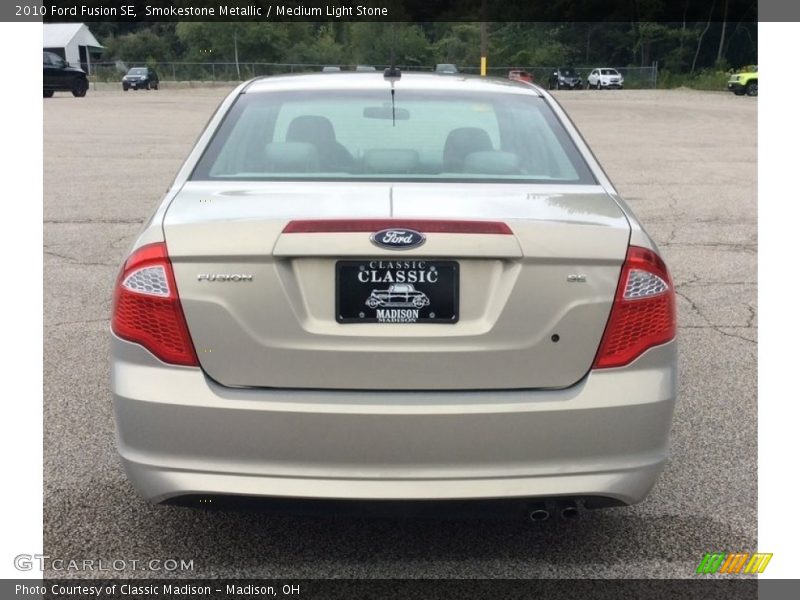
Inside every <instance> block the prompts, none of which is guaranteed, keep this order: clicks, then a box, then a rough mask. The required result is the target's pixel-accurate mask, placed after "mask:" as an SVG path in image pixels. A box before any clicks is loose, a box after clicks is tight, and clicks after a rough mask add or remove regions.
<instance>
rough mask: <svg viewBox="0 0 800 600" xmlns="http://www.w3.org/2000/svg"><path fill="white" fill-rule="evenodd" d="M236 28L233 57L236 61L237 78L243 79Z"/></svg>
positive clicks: (234, 31)
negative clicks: (240, 69)
mask: <svg viewBox="0 0 800 600" xmlns="http://www.w3.org/2000/svg"><path fill="white" fill-rule="evenodd" d="M236 33H237V32H236V29H234V30H233V59H234V61H236V78H237V79H238V80H239V81H241V80H242V73H241V71H239V40H238V38H237V36H236Z"/></svg>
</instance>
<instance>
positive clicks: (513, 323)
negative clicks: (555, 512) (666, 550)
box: [111, 72, 677, 516]
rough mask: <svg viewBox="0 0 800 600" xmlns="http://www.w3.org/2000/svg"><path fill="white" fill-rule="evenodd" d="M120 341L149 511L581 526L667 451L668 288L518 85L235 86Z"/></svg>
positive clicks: (148, 240)
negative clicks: (227, 505) (469, 504)
mask: <svg viewBox="0 0 800 600" xmlns="http://www.w3.org/2000/svg"><path fill="white" fill-rule="evenodd" d="M395 75H396V74H395ZM111 329H112V337H111V354H112V390H113V401H114V413H115V418H116V426H117V443H118V449H119V453H120V455H121V457H122V461H123V464H124V467H125V470H126V472H127V474H128V477H129V478H130V480H131V481H132V483H133V485H134V486H135V488H136V489H137V490H138V491H139V492H140V493H141V494H142V495H143V496H144V497H145V498H147V499H148V500H149V501H151V502H164V501H173V500H175V499H179V498H181V497H187V496H192V495H207V496H218V495H219V496H228V495H230V496H235V497H241V496H247V497H251V496H254V497H272V498H275V497H278V498H306V499H337V500H370V501H382V500H406V501H441V500H464V501H467V500H476V501H477V500H489V499H513V500H515V501H524V502H530V503H531V505H534V504H536V503H538V502H545V501H547V502H562V503H564V505H565V506H570V503H578V504H579V505H580V504H584V505H585V506H587V507H589V508H592V507H601V506H613V505H625V504H633V503H636V502H640V501H642V500H643V499H644V498H645V496H646V495H647V493H648V492H649V490H650V489H651V488H652V486H653V485H654V483H655V481H656V478H657V477H658V474H659V472H660V471H661V469H662V467H663V465H664V463H665V461H666V459H667V455H668V446H669V431H670V426H671V421H672V414H673V408H674V404H675V396H676V385H677V383H676V382H677V359H676V356H677V353H676V341H675V335H676V316H675V296H674V290H673V286H672V282H671V280H670V276H669V273H668V271H667V268H666V266H665V264H664V262H663V260H662V259H661V257H660V256H659V252H658V250H657V248H656V246H655V244H654V242H653V241H652V240H651V239H650V237H649V236H648V235H647V234H646V232H645V231H644V230H643V228H642V226H641V225H640V224H639V223H638V222H637V220H636V218H635V217H634V216H633V214H632V212H631V211H630V209H629V208H628V206H627V205H626V204H625V203H624V201H623V200H622V199H621V198H620V196H619V195H618V194H617V192H616V190H615V188H614V186H613V185H612V183H611V182H610V181H609V179H608V178H607V176H606V175H605V173H604V172H603V170H602V169H601V167H600V165H599V164H598V162H597V160H596V159H595V157H594V156H593V154H592V153H591V151H590V150H589V148H588V146H587V145H586V143H585V141H584V140H583V139H582V138H581V136H580V134H579V133H578V131H577V130H576V128H575V126H574V125H573V124H572V122H571V121H570V120H569V118H568V117H567V115H566V114H565V113H564V111H563V110H562V108H561V107H560V106H559V105H558V104H557V103H556V102H555V101H554V100H553V98H551V97H550V95H549V94H548V93H547V92H545V91H543V90H542V89H540V88H538V87H536V86H533V85H530V84H526V83H520V82H515V81H510V80H500V79H497V80H492V79H485V78H478V77H464V76H456V77H453V76H441V75H436V74H410V73H404V74H402V76H401V77H397V76H392V77H385V76H384V75H383V74H381V73H380V72H376V73H340V74H334V75H330V74H318V75H300V76H280V77H269V78H263V79H256V80H253V81H250V82H247V83H244V84H242V85H240V86H239V87H237V88H236V89H235V90H234V91H232V92H231V93H230V95H228V96H227V98H226V99H225V100H224V101H223V102H222V104H221V105H220V107H219V109H218V110H217V112H216V114H215V115H214V116H213V118H212V119H211V121H210V122H209V124H208V126H207V127H206V129H205V131H204V132H203V133H202V135H201V136H200V138H199V140H198V142H197V144H196V146H195V147H194V149H193V150H192V151H191V153H190V155H189V157H188V158H187V160H186V162H185V163H184V165H183V167H182V168H181V170H180V172H179V173H178V175H177V177H176V179H175V181H174V183H173V184H172V186H171V187H170V189H169V190H168V192H167V194H166V196H165V198H164V200H163V201H162V202H161V204H160V206H159V207H158V208H157V209H156V211H155V213H154V215H153V216H152V218H151V219H150V220H149V221H147V224H146V225H145V227H144V229H143V231H142V232H141V234H140V235H139V237H138V239H137V240H136V242H135V244H134V246H133V249H132V251H131V252H130V255H129V256H128V257H127V260H126V261H125V263H124V265H123V267H122V269H121V272H120V274H119V278H118V280H117V283H116V286H115V291H114V302H113V314H112V319H111ZM544 516H546V514H545V515H544Z"/></svg>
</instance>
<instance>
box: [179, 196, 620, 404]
mask: <svg viewBox="0 0 800 600" xmlns="http://www.w3.org/2000/svg"><path fill="white" fill-rule="evenodd" d="M311 220H313V221H316V222H319V221H322V222H330V223H333V222H336V221H338V222H343V223H353V222H357V223H358V224H359V227H357V228H356V229H360V230H355V231H353V230H352V229H353V227H349V229H351V230H347V229H348V228H347V227H345V230H341V227H340V228H338V229H337V228H336V227H328V229H327V230H325V228H321V229H320V228H317V230H312V231H305V230H304V229H308V228H303V227H292V226H290V223H292V222H294V223H298V222H300V223H303V222H306V221H311ZM431 222H434V223H436V222H438V223H442V222H445V223H448V222H449V223H454V222H455V223H456V226H455V228H452V227H451V230H449V231H448V229H447V227H431V226H429V225H430V223H431ZM387 223H388V224H396V225H398V226H401V227H406V228H412V229H413V227H410V225H417V226H418V227H417V228H418V229H419V230H421V233H423V234H424V235H425V236H426V240H425V242H424V244H422V245H420V246H418V247H415V248H411V249H408V250H402V251H398V250H396V249H390V248H382V247H379V246H377V245H375V243H373V242H372V241H371V240H370V236H371V233H374V231H373V227H374V229H375V230H377V229H380V228H382V227H381V226H382V225H385V224H387ZM426 223H427V224H428V225H426ZM463 223H472V224H474V223H494V224H500V225H502V226H503V227H506V229H507V231H505V232H500V230H497V231H495V230H493V229H491V228H490V229H489V230H483V229H480V228H477V229H476V230H475V228H473V229H474V230H473V231H471V232H464V231H463V228H462V229H460V228H459V227H460V226H459V225H458V224H463ZM365 224H366V225H365ZM409 224H410V225H409ZM312 229H313V228H312ZM426 229H429V231H426ZM164 232H165V237H166V242H167V246H168V250H169V254H170V259H171V261H172V264H173V267H174V271H175V277H176V282H177V286H178V291H179V294H180V297H181V302H182V305H183V309H184V312H185V315H186V319H187V323H188V326H189V330H190V333H191V336H192V339H193V341H194V344H195V347H196V350H197V354H198V357H199V360H200V362H201V366H202V368H203V369H204V370H205V372H206V373H207V374H208V375H209V376H210V377H211V378H213V379H214V380H216V381H218V382H219V383H221V384H223V385H228V386H248V387H250V386H254V387H285V388H336V389H384V390H392V389H404V390H409V389H510V388H557V387H566V386H569V385H571V384H573V383H575V382H576V381H578V380H580V379H581V378H582V377H583V376H584V375H585V374H586V372H587V371H588V370H589V369H590V368H591V364H592V361H593V358H594V355H595V353H596V351H597V347H598V345H599V342H600V339H601V337H602V334H603V329H604V327H605V324H606V321H607V319H608V314H609V311H610V308H611V303H612V300H613V296H614V291H615V289H616V285H617V279H618V277H619V272H620V267H621V265H622V262H623V260H624V258H625V254H626V251H627V246H628V239H629V235H630V227H629V224H628V222H627V220H626V218H625V216H624V214H623V213H622V211H621V210H620V208H619V207H618V206H617V204H616V203H615V202H614V200H613V199H612V198H610V197H609V196H608V195H607V194H606V193H605V192H604V191H603V190H602V188H600V187H599V186H541V185H524V184H502V185H493V184H469V185H464V184H450V183H437V184H435V185H431V184H421V183H402V184H397V183H395V184H389V183H377V182H359V183H357V184H356V183H330V182H325V183H319V182H316V183H295V182H292V183H277V182H269V183H267V182H264V183H233V182H219V183H218V182H213V183H212V182H189V183H187V184H186V185H185V186H184V188H183V189H182V191H181V192H180V193H179V194H178V195H177V197H176V198H175V199H174V200H173V202H172V204H171V205H170V207H169V209H168V211H167V214H166V216H165V219H164ZM398 262H400V263H403V264H409V265H410V264H412V263H413V267H408V268H405V270H404V269H403V267H402V266H401V267H399V268H394V267H386V266H385V264H386V263H390V264H392V265H393V264H394V263H398ZM419 263H422V267H421V268H419ZM373 265H374V266H375V268H374V269H373V268H372V266H373ZM360 267H363V270H365V271H369V273H368V274H366V275H363V278H367V281H365V282H363V285H361V284H360V283H359V282H358V281H357V279H356V278H358V277H360V276H359V275H358V274H359V270H358V269H359V268H360ZM431 267H433V268H434V269H438V272H439V273H445V271H447V270H448V269H454V271H453V272H454V273H455V276H456V277H457V280H456V281H455V282H451V283H449V284H448V286H451V287H449V288H447V290H445V291H446V292H448V290H449V291H450V292H453V293H454V294H456V297H455V298H454V300H453V302H454V305H455V306H454V308H455V312H456V313H457V315H456V316H457V318H454V319H449V320H448V319H447V318H446V319H445V320H443V321H437V320H436V317H435V316H434V317H431V316H430V313H431V312H434V311H433V310H431V309H429V306H431V305H430V304H427V305H426V304H423V306H421V307H417V308H415V306H414V304H413V303H414V297H412V295H413V294H414V293H417V296H416V297H419V293H420V292H421V290H422V293H423V294H425V295H426V297H427V296H428V295H432V294H434V292H435V290H433V288H431V287H430V286H428V287H427V288H426V287H424V285H423V284H417V285H416V288H414V289H412V290H409V289H408V286H407V285H405V286H400V287H399V288H398V287H396V286H395V288H392V287H391V286H392V285H394V284H401V283H402V284H408V283H409V281H408V279H407V278H409V277H411V276H412V275H410V274H411V273H412V272H414V271H417V272H419V273H422V274H423V275H422V276H421V277H423V279H424V274H425V273H429V271H428V269H430V268H431ZM345 268H350V269H351V270H350V271H349V273H350V275H348V276H349V277H350V279H349V280H346V281H344V282H343V281H342V280H341V279H340V280H337V272H338V270H341V269H345ZM372 271H375V273H372ZM400 271H404V272H405V273H406V274H405V275H404V276H403V277H404V281H398V280H397V278H398V275H397V274H398V273H399V272H400ZM387 273H389V275H387ZM448 273H449V271H448ZM448 276H450V275H448ZM340 277H344V275H340ZM387 277H389V280H387V279H386V278H387ZM414 277H417V276H414ZM370 278H371V279H370ZM337 281H338V284H340V285H339V287H342V288H345V289H346V290H350V292H352V294H355V295H356V296H359V294H361V295H363V296H364V298H363V299H362V298H361V297H360V296H359V297H358V298H356V299H355V300H353V302H355V304H354V305H353V306H366V308H365V309H363V311H361V312H364V313H365V314H366V317H359V311H358V308H356V309H354V310H355V312H354V313H352V314H350V316H351V317H352V320H349V321H348V320H343V319H342V318H341V317H342V314H341V312H340V311H341V307H340V306H339V300H341V299H342V298H343V297H344V296H343V295H342V294H343V293H344V292H343V291H342V290H341V289H338V288H337ZM347 281H350V283H347ZM412 283H413V282H412ZM373 284H374V285H373ZM359 285H360V287H359ZM412 287H413V285H412ZM417 288H419V289H417ZM398 290H399V291H400V293H402V294H405V296H403V297H398V296H397V293H398ZM372 292H375V293H376V294H377V296H378V297H379V300H380V302H384V303H385V306H381V307H379V308H381V309H382V310H385V311H394V310H400V311H411V313H393V312H385V313H384V314H386V315H390V316H391V315H395V316H396V315H403V314H413V311H415V310H416V311H418V312H417V316H416V317H415V320H417V321H418V322H414V323H408V322H402V319H401V320H400V321H398V320H396V319H395V320H392V319H391V318H390V319H389V320H388V321H384V322H376V321H375V320H373V319H371V318H370V317H372V316H373V313H371V312H370V311H371V310H372V309H371V308H370V307H369V305H368V304H367V302H368V300H369V297H370V296H371V295H372ZM391 294H395V295H394V296H391ZM351 300H352V299H351ZM429 301H432V302H434V303H435V302H437V300H436V298H435V297H432V298H429ZM417 303H424V300H417ZM375 310H376V311H377V308H376V309H375ZM426 310H427V312H425V311H426ZM374 314H375V315H377V312H376V313H374ZM419 315H421V316H419ZM445 316H446V317H447V315H445ZM392 318H394V317H392ZM359 319H362V320H363V322H359ZM426 319H427V320H426Z"/></svg>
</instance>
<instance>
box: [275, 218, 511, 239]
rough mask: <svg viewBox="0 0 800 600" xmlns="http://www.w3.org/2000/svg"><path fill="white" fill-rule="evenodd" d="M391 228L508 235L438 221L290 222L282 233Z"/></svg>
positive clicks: (493, 225)
mask: <svg viewBox="0 0 800 600" xmlns="http://www.w3.org/2000/svg"><path fill="white" fill-rule="evenodd" d="M392 227H397V228H404V229H415V230H416V231H419V232H421V233H487V234H495V235H511V229H510V228H509V226H508V225H506V224H505V223H502V222H498V221H439V220H430V219H318V220H308V221H290V222H289V223H288V224H287V225H286V227H284V228H283V233H357V232H372V231H380V230H381V229H389V228H392Z"/></svg>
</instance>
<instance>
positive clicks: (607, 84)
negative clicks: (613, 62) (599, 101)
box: [586, 68, 625, 90]
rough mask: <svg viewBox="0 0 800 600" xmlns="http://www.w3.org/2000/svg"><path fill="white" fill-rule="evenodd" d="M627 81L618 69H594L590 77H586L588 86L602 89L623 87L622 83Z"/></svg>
mask: <svg viewBox="0 0 800 600" xmlns="http://www.w3.org/2000/svg"><path fill="white" fill-rule="evenodd" d="M623 83H625V78H624V77H623V76H622V74H621V73H620V72H619V71H617V70H616V69H607V68H602V69H592V72H591V73H589V77H587V79H586V87H587V88H595V89H596V90H602V89H604V88H618V89H620V90H621V89H622V84H623Z"/></svg>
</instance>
